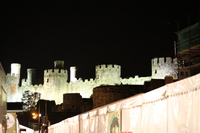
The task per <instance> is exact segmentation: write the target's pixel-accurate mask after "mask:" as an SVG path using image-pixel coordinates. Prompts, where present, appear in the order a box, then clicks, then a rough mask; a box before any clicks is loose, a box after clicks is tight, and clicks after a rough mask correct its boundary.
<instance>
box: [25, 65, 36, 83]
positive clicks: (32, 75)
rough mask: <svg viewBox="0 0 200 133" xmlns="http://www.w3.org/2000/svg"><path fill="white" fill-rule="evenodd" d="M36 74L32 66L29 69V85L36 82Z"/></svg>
mask: <svg viewBox="0 0 200 133" xmlns="http://www.w3.org/2000/svg"><path fill="white" fill-rule="evenodd" d="M35 74H36V70H35V69H32V68H29V69H27V85H34V84H35Z"/></svg>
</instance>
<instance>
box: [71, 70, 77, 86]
mask: <svg viewBox="0 0 200 133" xmlns="http://www.w3.org/2000/svg"><path fill="white" fill-rule="evenodd" d="M70 81H71V82H75V81H77V79H76V67H70Z"/></svg>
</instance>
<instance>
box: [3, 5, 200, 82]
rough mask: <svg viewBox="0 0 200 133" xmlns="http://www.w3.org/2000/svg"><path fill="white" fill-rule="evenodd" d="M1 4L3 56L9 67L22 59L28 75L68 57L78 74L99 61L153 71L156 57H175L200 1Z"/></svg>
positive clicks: (87, 74)
mask: <svg viewBox="0 0 200 133" xmlns="http://www.w3.org/2000/svg"><path fill="white" fill-rule="evenodd" d="M1 9H2V12H1V22H0V24H1V37H0V43H1V54H0V61H1V63H2V65H3V67H4V69H5V71H6V73H9V72H10V64H11V63H13V62H17V63H20V64H21V65H22V69H21V71H22V78H25V77H26V69H27V68H35V69H36V70H37V75H39V76H42V75H43V70H44V69H51V68H53V62H54V61H55V60H64V61H65V68H66V69H68V70H69V67H70V66H77V67H78V75H77V76H78V77H82V78H83V79H88V78H93V77H94V70H95V65H99V64H119V65H121V66H122V77H131V76H134V75H140V76H150V75H151V59H152V58H154V57H163V56H164V57H166V56H168V57H173V58H174V49H173V47H174V46H173V45H174V41H175V40H176V34H175V32H176V31H177V29H181V28H185V27H186V26H188V22H189V23H190V24H193V23H196V22H198V9H200V6H199V4H198V2H197V1H195V2H193V3H191V2H187V1H186V2H184V1H182V3H179V4H178V3H165V2H149V3H145V2H144V1H141V2H137V1H134V2H124V1H121V2H118V3H117V2H115V3H108V2H97V1H93V2H81V3H74V2H69V1H65V2H59V1H56V2H51V3H50V2H40V3H37V2H34V1H25V2H23V3H22V2H21V3H20V2H18V1H17V2H15V3H13V2H12V3H9V2H2V3H1ZM188 16H189V17H188ZM188 18H189V19H188ZM188 20H189V21H188ZM177 22H179V26H177Z"/></svg>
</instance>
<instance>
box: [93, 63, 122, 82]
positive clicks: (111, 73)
mask: <svg viewBox="0 0 200 133" xmlns="http://www.w3.org/2000/svg"><path fill="white" fill-rule="evenodd" d="M120 76H121V66H119V65H115V64H109V65H97V66H96V82H97V84H98V85H116V84H120Z"/></svg>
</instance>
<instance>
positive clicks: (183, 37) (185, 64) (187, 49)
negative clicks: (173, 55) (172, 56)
mask: <svg viewBox="0 0 200 133" xmlns="http://www.w3.org/2000/svg"><path fill="white" fill-rule="evenodd" d="M177 35H178V41H177V58H178V60H179V79H183V78H186V77H189V76H192V75H195V74H197V73H199V72H200V22H198V23H195V24H193V25H191V26H189V27H187V28H185V29H182V30H180V31H178V34H177Z"/></svg>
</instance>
